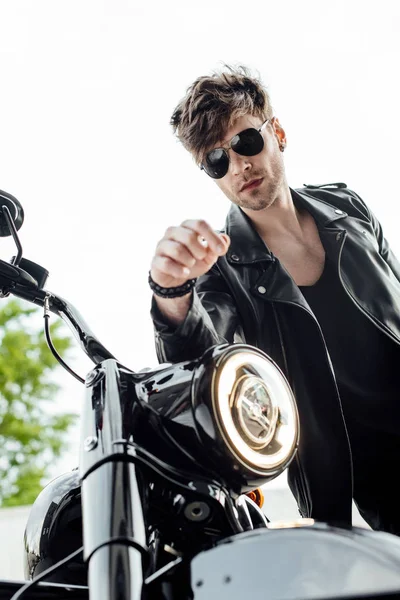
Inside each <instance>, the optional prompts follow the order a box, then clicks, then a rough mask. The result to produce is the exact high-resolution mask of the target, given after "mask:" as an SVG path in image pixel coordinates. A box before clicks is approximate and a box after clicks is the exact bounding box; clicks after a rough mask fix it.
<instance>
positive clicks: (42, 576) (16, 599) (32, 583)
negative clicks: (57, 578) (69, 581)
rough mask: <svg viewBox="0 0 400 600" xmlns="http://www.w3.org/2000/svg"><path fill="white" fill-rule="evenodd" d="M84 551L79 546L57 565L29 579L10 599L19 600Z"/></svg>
mask: <svg viewBox="0 0 400 600" xmlns="http://www.w3.org/2000/svg"><path fill="white" fill-rule="evenodd" d="M82 552H83V546H81V548H79V549H78V550H75V552H72V554H69V555H68V556H66V557H65V558H63V559H62V560H60V561H59V562H58V563H56V564H55V565H53V566H51V567H49V568H48V569H46V570H45V571H42V573H40V575H38V576H37V577H35V579H32V581H28V583H26V584H25V585H23V586H22V587H21V588H19V590H18V592H17V593H16V594H14V596H12V598H10V600H19V598H22V596H23V594H25V592H27V591H28V590H30V589H32V587H34V586H35V585H36V584H37V583H39V582H40V581H42V579H46V577H47V576H48V575H51V574H52V573H55V572H56V571H58V569H59V568H60V567H62V566H64V565H66V564H67V563H69V562H71V560H73V559H74V558H75V557H76V556H78V555H79V554H81V553H82ZM66 587H68V586H67V585H66Z"/></svg>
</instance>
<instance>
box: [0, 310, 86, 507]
mask: <svg viewBox="0 0 400 600" xmlns="http://www.w3.org/2000/svg"><path fill="white" fill-rule="evenodd" d="M37 310H38V309H36V308H30V307H28V308H27V307H26V305H25V303H22V302H19V301H17V300H11V301H8V302H5V303H4V305H3V306H2V305H1V304H0V506H17V505H21V504H30V503H32V502H33V501H34V499H35V498H36V496H37V495H38V493H39V492H40V490H41V488H42V484H41V482H42V480H43V478H44V477H45V476H46V473H47V469H48V467H49V466H50V464H52V463H53V462H54V459H55V458H57V457H58V456H60V454H61V452H62V450H63V449H64V448H65V446H66V443H67V432H68V429H69V427H70V425H71V424H72V423H73V422H74V421H75V419H76V415H74V414H66V413H63V414H56V413H55V412H54V411H53V413H52V412H51V410H50V409H51V406H50V404H51V403H54V400H55V398H56V395H57V391H58V389H59V386H58V385H56V384H55V383H54V381H52V371H53V370H54V368H55V367H56V366H57V364H58V363H57V361H56V360H55V358H54V357H53V355H52V354H51V352H50V350H49V349H48V347H47V343H46V340H45V337H44V333H43V330H42V328H41V324H40V321H39V320H38V319H37V317H35V315H37ZM60 328H61V330H60ZM62 329H63V323H62V321H60V320H57V321H54V323H52V324H51V335H52V340H53V342H54V345H55V347H56V348H57V350H58V352H59V353H60V354H61V355H64V354H65V352H66V351H67V350H68V348H69V347H70V344H71V338H70V337H69V336H68V335H64V334H63V332H62Z"/></svg>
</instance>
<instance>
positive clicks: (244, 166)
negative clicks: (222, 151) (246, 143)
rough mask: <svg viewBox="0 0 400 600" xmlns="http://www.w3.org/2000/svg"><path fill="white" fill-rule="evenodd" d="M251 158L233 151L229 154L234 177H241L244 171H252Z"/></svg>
mask: <svg viewBox="0 0 400 600" xmlns="http://www.w3.org/2000/svg"><path fill="white" fill-rule="evenodd" d="M250 158H251V157H250V156H241V155H240V154H236V152H233V150H230V152H229V168H230V171H231V173H232V175H240V174H241V173H243V172H244V171H249V170H250V169H251V162H250Z"/></svg>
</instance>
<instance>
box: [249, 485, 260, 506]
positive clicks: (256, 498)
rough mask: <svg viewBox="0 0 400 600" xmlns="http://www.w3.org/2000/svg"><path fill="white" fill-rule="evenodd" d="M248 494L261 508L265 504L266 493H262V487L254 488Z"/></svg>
mask: <svg viewBox="0 0 400 600" xmlns="http://www.w3.org/2000/svg"><path fill="white" fill-rule="evenodd" d="M246 496H248V497H249V498H250V499H251V500H253V502H255V503H256V504H257V506H259V507H260V508H261V507H262V506H263V504H264V494H263V493H262V491H261V489H260V488H256V489H255V490H252V491H251V492H247V494H246Z"/></svg>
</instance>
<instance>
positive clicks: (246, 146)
mask: <svg viewBox="0 0 400 600" xmlns="http://www.w3.org/2000/svg"><path fill="white" fill-rule="evenodd" d="M231 148H232V150H234V151H235V152H236V153H237V154H241V155H242V156H255V155H256V154H259V153H260V152H261V150H262V149H263V148H264V139H263V136H262V135H261V133H260V132H259V131H257V129H245V130H244V131H241V132H240V133H238V134H237V135H235V137H234V138H233V140H232V142H231Z"/></svg>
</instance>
